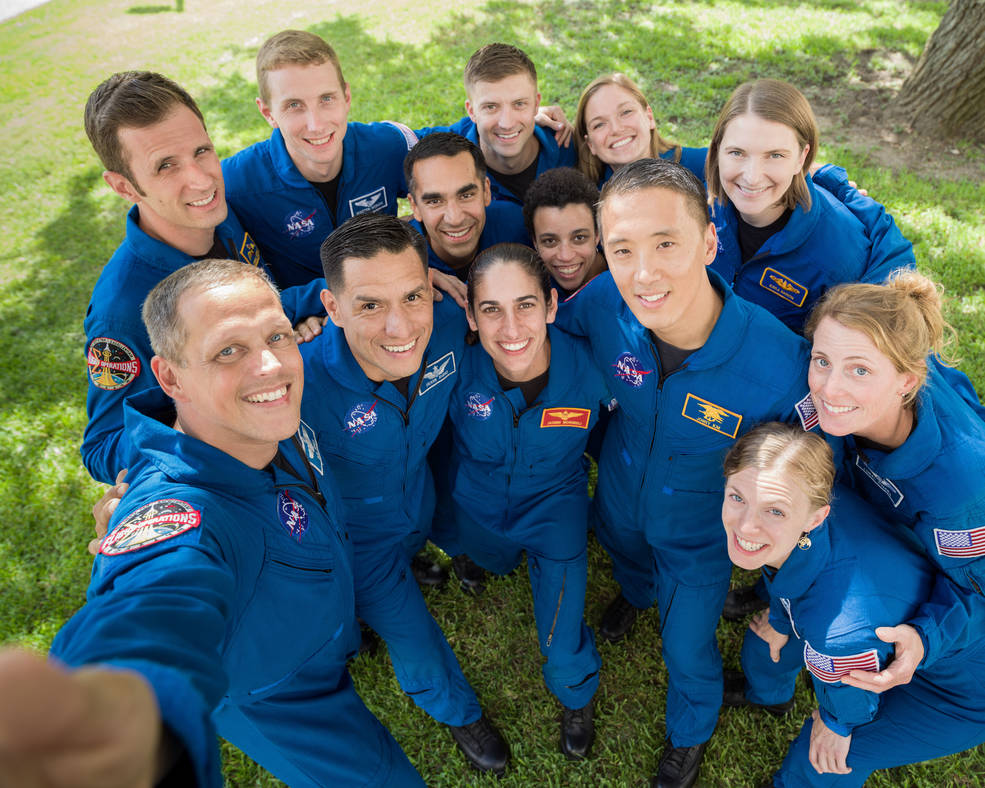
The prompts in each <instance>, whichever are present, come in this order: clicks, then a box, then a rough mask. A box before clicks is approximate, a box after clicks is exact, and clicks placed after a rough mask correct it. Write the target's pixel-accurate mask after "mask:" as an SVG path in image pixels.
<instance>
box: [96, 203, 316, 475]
mask: <svg viewBox="0 0 985 788" xmlns="http://www.w3.org/2000/svg"><path fill="white" fill-rule="evenodd" d="M139 215H140V214H139V209H138V207H137V206H136V205H135V206H133V207H132V208H131V209H130V211H129V213H127V234H126V238H125V240H124V241H123V243H122V244H120V247H119V248H118V249H117V250H116V251H115V252H114V253H113V256H112V257H111V258H110V259H109V262H108V263H106V265H105V266H104V267H103V270H102V273H101V274H100V275H99V281H97V282H96V286H95V288H93V291H92V298H91V299H90V300H89V308H88V310H87V311H86V318H85V334H86V364H87V366H88V369H89V393H88V396H87V397H86V412H87V414H88V417H89V422H88V424H87V425H86V429H85V435H84V436H83V438H82V448H81V453H82V462H83V464H84V465H85V467H86V470H88V471H89V473H90V474H91V475H92V477H93V478H94V479H96V480H97V481H101V482H105V483H107V484H112V483H113V480H114V479H115V478H116V474H117V473H118V472H119V471H121V470H122V469H123V468H126V467H127V466H128V464H129V460H128V456H129V441H128V439H127V436H126V434H125V433H124V431H123V400H124V398H125V397H128V396H130V395H131V394H135V393H137V392H138V391H143V390H144V389H147V388H150V387H152V386H156V385H157V381H156V380H155V379H154V373H153V372H151V368H150V360H151V358H152V357H153V355H154V351H153V350H152V349H151V346H150V338H149V337H148V336H147V329H145V328H144V323H143V321H142V320H141V318H140V308H141V306H142V305H143V303H144V299H145V298H147V294H148V293H150V291H151V290H153V289H154V286H155V285H157V283H158V282H160V281H161V280H162V279H164V278H165V277H167V276H168V275H169V274H173V273H174V272H175V271H177V270H178V269H179V268H182V267H184V266H186V265H188V264H189V263H193V262H195V260H196V258H194V257H192V256H191V255H187V254H185V253H184V252H182V251H179V250H178V249H175V248H174V247H173V246H168V245H167V244H166V243H164V242H163V241H158V240H157V239H156V238H151V236H149V235H147V233H145V232H144V231H143V230H141V229H140V227H139V226H138V224H137V222H138V217H139ZM215 237H216V240H218V241H221V242H222V244H223V245H224V246H225V247H226V248H227V250H228V253H229V254H230V256H231V255H232V254H236V255H237V256H238V258H239V259H240V260H242V261H243V262H244V263H248V264H250V265H260V266H263V268H264V270H267V268H266V265H264V260H263V259H261V257H260V253H259V252H258V251H257V247H256V244H254V243H253V239H252V238H251V237H250V234H249V233H247V232H245V231H244V230H243V228H242V226H241V225H240V223H239V221H238V219H237V218H236V215H235V214H234V213H233V211H232V210H230V211H229V214H228V216H227V217H226V220H225V221H224V222H222V223H221V224H219V225H218V226H217V227H216V228H215ZM319 292H320V288H318V287H306V288H291V289H288V290H285V291H283V293H281V302H282V303H283V305H284V311H285V312H286V313H287V316H288V318H289V319H290V320H291V323H297V322H298V321H300V320H301V319H303V318H305V317H308V316H309V315H316V314H321V313H323V312H324V311H325V309H324V307H323V306H322V304H321V300H320V297H319Z"/></svg>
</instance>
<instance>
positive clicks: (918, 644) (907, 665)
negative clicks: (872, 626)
mask: <svg viewBox="0 0 985 788" xmlns="http://www.w3.org/2000/svg"><path fill="white" fill-rule="evenodd" d="M876 637H877V638H879V640H881V641H883V642H885V643H892V644H893V645H894V647H895V654H896V656H895V658H894V659H893V661H892V662H891V663H890V664H889V665H887V666H886V668H885V670H880V671H879V672H878V673H874V672H873V671H870V670H853V671H852V672H851V673H849V674H848V675H847V676H845V677H843V678H842V680H841V681H842V683H843V684H847V685H848V686H849V687H856V688H857V689H861V690H868V691H869V692H885V691H886V690H888V689H892V688H893V687H898V686H900V685H901V684H909V683H910V679H912V678H913V674H914V673H915V672H916V670H917V666H918V665H919V664H920V663H921V661H923V657H924V649H923V640H922V639H921V638H920V633H919V632H917V630H916V629H914V628H913V627H911V626H910V625H909V624H900V625H899V626H898V627H878V628H877V629H876Z"/></svg>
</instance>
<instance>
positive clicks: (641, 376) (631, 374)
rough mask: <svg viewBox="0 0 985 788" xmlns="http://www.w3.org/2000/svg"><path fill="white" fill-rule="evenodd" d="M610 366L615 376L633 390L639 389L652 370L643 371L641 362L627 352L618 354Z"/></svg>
mask: <svg viewBox="0 0 985 788" xmlns="http://www.w3.org/2000/svg"><path fill="white" fill-rule="evenodd" d="M612 366H613V367H615V370H616V371H615V376H616V377H617V378H619V379H620V380H621V381H623V382H624V383H628V384H629V385H630V386H632V387H633V388H634V389H638V388H640V386H642V385H643V384H644V383H645V382H646V376H647V375H649V374H650V373H651V372H653V370H652V369H643V362H642V361H640V360H639V359H638V358H636V356H634V355H633V354H632V353H629V352H626V353H622V354H620V356H619V358H617V359H616V362H615V363H614V364H613V365H612Z"/></svg>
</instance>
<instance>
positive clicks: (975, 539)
mask: <svg viewBox="0 0 985 788" xmlns="http://www.w3.org/2000/svg"><path fill="white" fill-rule="evenodd" d="M934 541H935V542H936V543H937V552H938V553H940V554H941V555H948V556H951V557H952V558H969V557H974V556H979V555H985V526H982V527H981V528H972V529H971V530H970V531H945V530H944V529H943V528H935V529H934Z"/></svg>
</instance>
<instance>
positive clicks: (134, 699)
mask: <svg viewBox="0 0 985 788" xmlns="http://www.w3.org/2000/svg"><path fill="white" fill-rule="evenodd" d="M464 82H465V90H466V94H467V101H466V103H465V106H466V110H467V116H466V117H464V118H462V119H461V120H460V121H458V122H456V123H454V124H453V125H450V126H439V127H428V128H423V129H418V130H412V129H410V128H408V127H407V126H405V125H403V124H401V123H397V122H389V121H388V122H380V123H368V124H363V123H355V122H349V121H348V114H349V110H350V106H351V101H352V96H351V93H350V88H349V86H348V84H347V83H346V81H345V80H344V78H343V74H342V69H341V66H340V63H339V61H338V58H337V57H336V55H335V53H334V51H333V50H332V49H331V47H330V46H329V45H328V44H327V43H326V42H324V41H323V40H322V39H320V38H319V37H317V36H315V35H313V34H311V33H307V32H303V31H296V30H287V31H283V32H281V33H278V34H276V35H274V36H273V37H271V38H270V39H269V40H267V41H266V42H265V43H264V44H263V45H262V46H261V47H260V50H259V53H258V55H257V85H258V93H259V97H258V98H257V106H258V108H259V110H260V112H261V114H262V115H263V117H264V118H265V119H266V120H267V121H268V123H269V124H270V126H271V128H272V133H271V135H270V138H269V139H267V140H264V141H262V142H258V143H256V144H254V145H251V146H250V147H248V148H247V149H245V150H243V151H241V152H239V153H238V154H236V155H234V156H232V157H230V158H228V159H226V160H224V161H221V162H220V160H219V158H218V157H217V155H216V152H215V149H214V147H213V145H212V142H211V140H210V138H209V135H208V133H207V131H206V128H205V122H204V119H203V116H202V113H201V112H200V110H199V109H198V107H197V106H196V104H195V102H194V100H193V99H192V98H191V97H190V96H189V95H188V94H187V93H186V92H185V91H184V90H183V89H182V88H181V87H179V86H178V85H176V84H175V83H174V82H172V81H171V80H169V79H167V78H166V77H163V76H161V75H159V74H155V73H150V72H122V73H118V74H114V75H113V76H111V77H110V78H109V79H107V80H106V81H105V82H103V83H102V84H101V85H99V86H98V87H97V88H96V89H95V90H94V91H93V93H92V95H91V96H90V97H89V101H88V103H87V105H86V110H85V126H86V132H87V134H88V136H89V139H90V140H91V142H92V144H93V147H94V149H95V151H96V153H97V154H98V155H99V157H100V159H101V160H102V162H103V164H104V166H105V168H106V171H105V173H104V179H105V181H106V183H107V184H108V185H109V186H110V188H111V189H113V191H115V192H116V193H117V194H119V195H120V196H121V197H123V198H124V199H125V200H127V201H128V202H130V203H132V208H131V209H130V211H129V214H128V216H127V224H126V238H125V240H124V241H123V243H122V244H121V245H120V247H119V249H118V250H117V251H116V253H115V254H114V255H113V257H112V258H111V259H110V261H109V262H108V263H107V265H106V266H105V268H104V269H103V272H102V275H101V276H100V278H99V281H98V283H97V285H96V287H95V290H94V291H93V295H92V300H91V302H90V305H89V310H88V313H87V315H86V318H85V331H86V335H87V340H86V341H87V345H86V359H87V364H88V369H89V392H88V399H87V410H88V417H89V421H88V426H87V428H86V431H85V436H84V440H83V445H82V457H83V461H84V463H85V466H86V468H87V469H88V470H89V471H90V473H91V474H92V476H93V477H94V478H95V479H97V480H100V481H103V482H106V483H108V484H111V485H113V486H112V487H111V488H110V490H109V492H108V493H107V495H106V496H104V498H103V500H102V501H100V502H99V503H98V504H97V506H96V510H95V511H96V513H97V521H98V520H100V518H103V524H104V525H105V524H106V520H108V531H107V532H106V533H105V535H101V537H100V539H99V540H98V542H96V543H94V547H93V548H92V549H93V550H94V552H96V559H95V563H94V567H93V573H92V580H91V584H90V587H89V591H88V595H87V603H86V605H85V606H84V607H82V609H81V610H80V611H79V612H78V613H77V614H76V615H75V616H74V617H73V618H72V619H71V620H70V621H69V622H68V623H67V624H66V625H65V627H64V628H63V629H62V630H61V632H60V633H59V634H58V636H57V637H56V638H55V641H54V643H53V644H52V648H51V655H52V657H54V659H53V660H51V661H43V660H41V659H39V658H37V657H34V656H32V655H29V654H26V653H24V652H19V651H10V650H8V651H4V652H0V694H3V695H4V697H11V698H14V697H16V698H18V699H20V700H21V702H19V703H5V704H4V705H5V710H4V711H2V712H0V742H2V743H3V746H0V772H2V773H3V774H4V779H6V780H7V782H4V784H7V783H9V784H11V785H97V786H111V785H120V786H133V785H154V784H162V785H216V786H218V785H221V783H222V778H221V769H220V760H219V750H218V747H217V746H216V741H215V734H216V733H218V734H219V735H221V736H222V737H224V738H226V739H227V740H229V741H230V742H232V743H233V744H234V745H236V746H237V747H239V748H240V749H242V750H243V751H244V752H245V753H246V754H247V755H249V756H250V757H251V758H253V759H255V760H256V761H257V762H258V763H260V764H261V765H262V766H264V767H265V768H267V769H268V770H269V771H270V772H271V773H273V774H274V775H275V776H277V777H278V778H280V779H281V780H283V781H285V782H286V783H288V784H289V785H292V786H327V785H367V786H370V785H374V786H375V785H379V786H412V785H422V784H423V781H422V779H421V777H420V775H419V774H418V773H417V771H416V770H415V768H414V767H413V766H412V765H411V762H410V761H409V760H408V758H407V757H406V755H405V754H404V753H403V751H402V750H401V748H400V746H399V745H398V744H397V742H396V740H395V739H394V738H393V736H392V735H391V733H390V732H389V731H387V730H386V729H385V728H384V727H383V726H382V725H381V724H380V722H379V721H378V720H377V719H376V718H375V717H374V716H373V714H372V713H371V712H370V711H369V710H368V709H367V708H366V707H365V706H364V705H363V703H362V701H361V700H360V698H359V696H358V695H357V694H356V692H355V690H354V688H353V684H352V681H351V679H350V677H349V673H348V670H347V668H346V664H347V661H348V660H349V659H351V658H353V657H354V656H355V655H356V654H357V653H358V651H359V649H360V643H361V641H362V640H363V638H364V637H365V635H364V634H361V631H360V630H361V627H362V628H363V629H365V630H367V631H369V630H371V631H372V632H375V633H376V634H377V635H378V636H379V637H380V638H381V639H382V640H383V641H384V642H385V643H386V645H387V648H388V650H389V654H390V658H391V660H392V664H393V669H394V672H395V674H396V677H397V679H398V681H399V683H400V686H401V688H402V689H403V691H404V692H405V693H406V694H407V695H408V696H409V697H410V698H411V699H412V700H413V701H414V702H415V703H416V704H417V705H418V706H419V707H420V708H421V709H423V710H424V711H425V712H426V713H428V714H429V715H430V716H432V717H433V718H434V719H435V720H437V721H438V722H440V723H443V724H445V725H447V726H448V727H449V729H450V732H451V735H452V736H453V738H454V740H455V742H456V743H457V745H458V747H459V748H460V750H461V752H462V754H463V756H464V757H465V759H466V760H467V761H468V762H469V763H470V764H471V765H472V766H473V767H475V768H476V769H479V770H481V771H486V772H492V773H495V774H503V773H504V771H505V770H506V768H507V765H508V761H509V757H510V750H509V745H508V744H507V742H506V741H505V740H504V738H503V736H502V734H501V733H500V732H499V730H498V729H497V727H496V725H495V724H494V723H493V721H492V720H491V719H490V718H489V717H488V716H487V715H486V714H485V713H484V712H483V710H482V707H481V705H480V701H479V699H478V698H477V696H476V693H475V691H474V690H473V688H472V687H471V686H470V684H469V682H468V680H467V679H466V678H465V675H464V674H463V671H462V669H461V667H460V665H459V663H458V660H457V658H456V656H455V654H454V652H453V650H452V648H451V647H450V646H449V644H448V641H447V640H446V638H445V636H444V634H443V632H442V630H441V628H440V626H439V625H438V623H437V622H436V621H435V620H434V618H433V617H432V616H431V614H430V613H429V611H428V608H427V605H426V603H425V599H424V596H423V595H422V593H421V590H420V585H422V584H423V585H428V584H436V583H440V582H442V581H443V580H444V578H445V574H446V572H445V569H444V568H443V567H442V566H441V565H439V564H436V563H434V562H433V561H432V560H430V559H428V558H425V557H424V554H423V553H422V550H423V548H424V546H425V544H426V542H428V541H429V540H430V541H431V542H432V543H434V544H435V545H437V546H438V547H440V548H441V550H443V551H444V552H445V553H446V554H447V555H448V556H451V557H452V566H453V569H454V571H455V573H456V574H457V575H458V577H459V581H460V583H461V585H462V586H463V587H464V588H467V589H470V590H472V591H474V592H479V591H481V589H482V586H483V580H484V577H485V575H486V573H487V572H492V573H495V574H504V573H507V572H510V571H512V570H513V569H514V568H516V567H517V566H518V565H519V563H520V562H521V561H522V560H523V559H524V556H525V558H526V563H527V568H528V572H529V577H530V584H531V591H532V597H533V608H534V609H533V614H534V619H535V621H536V630H537V638H538V646H539V649H540V653H541V655H542V657H543V678H544V682H545V685H546V687H547V688H548V690H549V691H550V692H551V694H553V695H554V696H555V697H556V698H557V700H558V701H559V703H560V706H561V724H560V740H559V745H560V750H561V752H562V753H564V755H566V756H567V757H568V758H570V759H573V760H578V759H584V758H588V757H590V751H591V747H592V743H593V740H594V736H595V728H594V711H593V696H594V694H595V692H596V690H597V688H598V686H599V680H600V676H601V675H602V674H601V670H602V661H601V659H600V657H599V653H598V650H597V648H596V643H595V636H596V632H597V633H598V635H599V636H600V637H602V638H605V639H606V640H608V641H611V642H613V643H616V642H619V641H620V640H622V639H623V638H624V637H625V636H626V635H627V634H628V633H629V632H630V630H631V629H632V627H633V624H634V622H635V619H636V618H637V617H638V616H639V615H643V614H644V611H647V610H648V609H649V608H651V607H654V606H656V607H657V609H658V615H659V617H660V631H661V646H660V647H661V651H662V656H663V659H664V662H665V665H666V667H667V672H668V686H667V699H666V709H665V728H666V743H665V747H664V751H663V754H662V756H661V758H660V760H659V762H658V763H657V764H656V772H655V775H654V776H653V777H652V785H654V786H665V787H669V786H690V785H693V784H694V782H695V781H696V779H697V777H698V773H699V770H700V765H701V762H702V758H703V756H704V752H705V749H706V747H707V744H708V741H709V739H710V738H711V736H712V734H713V732H714V729H715V726H716V723H717V720H718V717H719V714H720V711H721V707H722V706H723V705H725V706H751V707H754V708H755V709H758V710H760V711H761V712H765V713H767V714H771V715H775V716H781V715H783V714H786V713H787V712H789V710H790V709H791V707H792V705H793V695H794V687H795V681H796V677H797V675H798V674H799V673H800V672H801V671H802V670H803V669H804V668H806V669H807V671H808V672H809V673H808V675H809V678H810V680H811V681H812V683H813V687H814V693H815V696H816V700H817V709H816V710H815V711H814V713H813V715H812V716H811V718H809V719H808V720H806V721H805V723H804V726H803V729H802V730H801V733H800V735H799V737H798V738H797V739H796V740H795V741H794V742H793V743H792V744H791V746H790V749H789V752H788V754H787V756H786V758H785V760H784V761H783V763H782V765H781V766H780V767H779V770H778V771H776V773H775V774H774V775H773V776H772V778H771V780H770V782H768V783H767V784H769V785H773V786H777V787H779V786H805V785H811V786H814V785H816V786H828V785H837V786H849V785H862V784H863V783H864V782H865V780H866V779H867V777H868V775H869V774H871V773H872V772H873V771H874V770H877V769H883V768H887V767H890V766H894V765H898V764H902V763H909V762H915V761H921V760H928V759H931V758H936V757H940V756H943V755H946V754H949V753H953V752H958V751H961V750H964V749H967V748H969V747H972V746H975V745H978V744H980V743H982V742H985V597H983V587H985V418H983V415H985V410H983V409H982V407H981V405H980V403H979V401H978V399H977V395H976V393H975V391H974V388H973V387H972V385H971V383H970V381H969V380H968V379H967V377H965V376H964V375H963V374H962V373H961V372H959V371H958V370H957V369H956V368H955V367H954V365H953V363H951V362H950V360H949V357H948V353H947V348H946V345H947V340H948V339H949V338H950V336H949V334H950V333H953V332H951V330H950V327H949V326H948V325H947V324H946V323H945V322H944V320H943V317H942V315H941V300H940V295H939V289H938V288H937V286H936V285H935V284H934V283H933V282H931V281H929V280H928V279H927V278H926V277H924V276H922V275H921V274H919V273H917V272H916V271H915V270H913V269H914V263H915V261H914V258H913V252H912V247H911V245H910V244H909V242H907V241H906V239H905V238H903V236H902V234H901V233H900V231H899V229H898V228H897V227H896V224H895V222H894V221H893V219H892V217H891V216H889V215H888V214H887V213H886V211H885V210H884V209H883V207H882V206H881V205H879V204H878V203H877V202H875V201H874V200H872V199H870V198H869V197H868V196H867V195H865V194H864V193H863V192H860V191H858V190H857V189H856V188H855V187H854V184H852V183H850V182H849V181H848V180H847V176H846V174H845V172H844V170H842V169H840V168H838V167H834V166H830V165H828V166H824V167H820V168H818V167H817V166H816V165H815V164H814V157H815V154H816V151H817V146H818V132H817V125H816V122H815V120H814V117H813V114H812V112H811V109H810V106H809V105H808V103H807V101H806V100H805V99H804V97H803V95H802V94H800V92H799V91H798V90H797V89H796V88H794V87H793V86H791V85H789V84H787V83H784V82H779V81H775V80H759V81H756V82H751V83H747V84H744V85H742V86H740V87H739V88H737V89H736V91H735V92H734V93H733V94H732V96H731V97H730V98H729V99H728V101H727V102H726V104H725V106H724V108H723V109H722V112H721V115H720V116H719V119H718V122H717V124H716V126H715V129H714V132H713V134H712V138H711V140H710V143H709V146H708V147H707V148H682V147H680V146H678V145H675V144H673V143H672V142H670V141H668V140H666V139H665V138H664V137H663V136H661V134H660V133H659V131H658V130H657V128H656V120H655V118H654V116H653V112H652V110H651V107H650V105H649V104H648V103H647V100H646V98H645V97H644V96H643V94H642V93H641V92H640V90H639V88H638V87H637V86H636V85H635V84H634V83H633V82H632V81H631V80H629V79H628V78H627V77H626V76H625V75H622V74H610V75H605V76H603V77H600V78H599V79H597V80H595V81H593V82H592V83H591V84H590V85H589V86H588V87H587V88H586V89H585V91H584V92H583V94H582V97H581V100H580V101H579V104H578V108H577V115H576V119H575V123H574V132H573V136H574V144H573V145H572V144H570V143H569V142H568V140H567V137H568V136H569V135H570V134H571V133H572V129H571V126H569V125H568V124H567V123H566V121H565V120H564V118H563V113H560V114H559V113H557V112H555V111H554V110H549V111H548V112H547V113H540V114H538V110H539V103H540V94H539V93H538V91H537V77H536V70H535V68H534V65H533V63H532V62H531V61H530V59H529V58H528V57H527V56H526V55H525V54H524V53H523V52H522V51H521V50H519V49H517V48H516V47H514V46H510V45H506V44H499V43H494V44H489V45H486V46H484V47H482V48H481V49H479V50H478V51H477V52H476V53H475V54H474V55H473V56H472V58H471V59H470V60H469V62H468V64H467V66H466V69H465V74H464ZM540 124H542V125H540ZM600 189H601V192H600ZM404 196H406V197H407V199H408V202H409V205H410V208H411V210H412V213H413V217H412V218H410V219H409V220H405V219H406V217H405V219H399V218H397V217H396V214H397V207H398V204H397V201H398V199H399V198H402V197H404ZM586 452H587V454H588V455H590V456H591V457H592V458H593V459H594V460H595V461H597V469H598V472H597V484H596V487H595V492H594V496H593V498H591V499H589V496H588V492H587V491H588V471H587V469H588V466H589V462H588V460H587V459H586ZM124 478H125V481H124ZM942 490H946V493H945V494H942ZM589 529H591V530H593V531H594V533H595V536H596V538H597V540H598V541H599V542H600V544H601V545H602V546H603V547H604V548H605V550H606V552H607V553H608V555H609V557H610V558H611V560H612V572H613V575H614V577H615V579H616V580H617V581H618V583H619V585H620V589H621V591H620V593H619V595H618V596H617V597H616V598H615V599H613V600H612V601H611V603H610V604H609V605H608V607H607V609H606V610H605V613H604V614H603V616H602V618H601V620H600V621H599V622H598V623H597V626H596V627H595V628H594V630H593V628H592V627H589V626H588V624H587V623H586V621H585V617H584V606H585V595H586V585H587V558H586V547H587V534H588V531H589ZM733 565H735V566H739V567H742V568H744V569H749V570H760V573H759V575H760V579H759V582H758V583H757V584H756V586H755V587H752V588H737V589H733V590H731V591H730V590H729V586H730V578H731V574H732V567H733ZM723 610H724V613H725V615H727V616H731V617H743V616H747V615H749V614H752V619H751V622H750V625H749V630H748V631H747V632H746V636H745V641H744V644H743V648H742V657H741V661H742V672H738V671H725V670H723V666H722V660H721V656H720V654H719V649H718V645H717V641H716V636H715V631H716V627H717V624H718V621H719V619H720V617H721V616H722V614H723ZM647 615H649V614H647ZM615 658H618V657H615ZM652 711H653V714H654V716H657V714H658V711H657V709H653V710H652ZM397 734H398V735H399V732H397ZM7 775H10V777H9V778H7ZM615 777H616V778H617V779H624V780H626V781H627V782H629V781H631V780H634V779H637V775H615ZM11 780H12V781H11ZM752 780H754V776H750V781H752ZM0 782H3V780H0Z"/></svg>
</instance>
